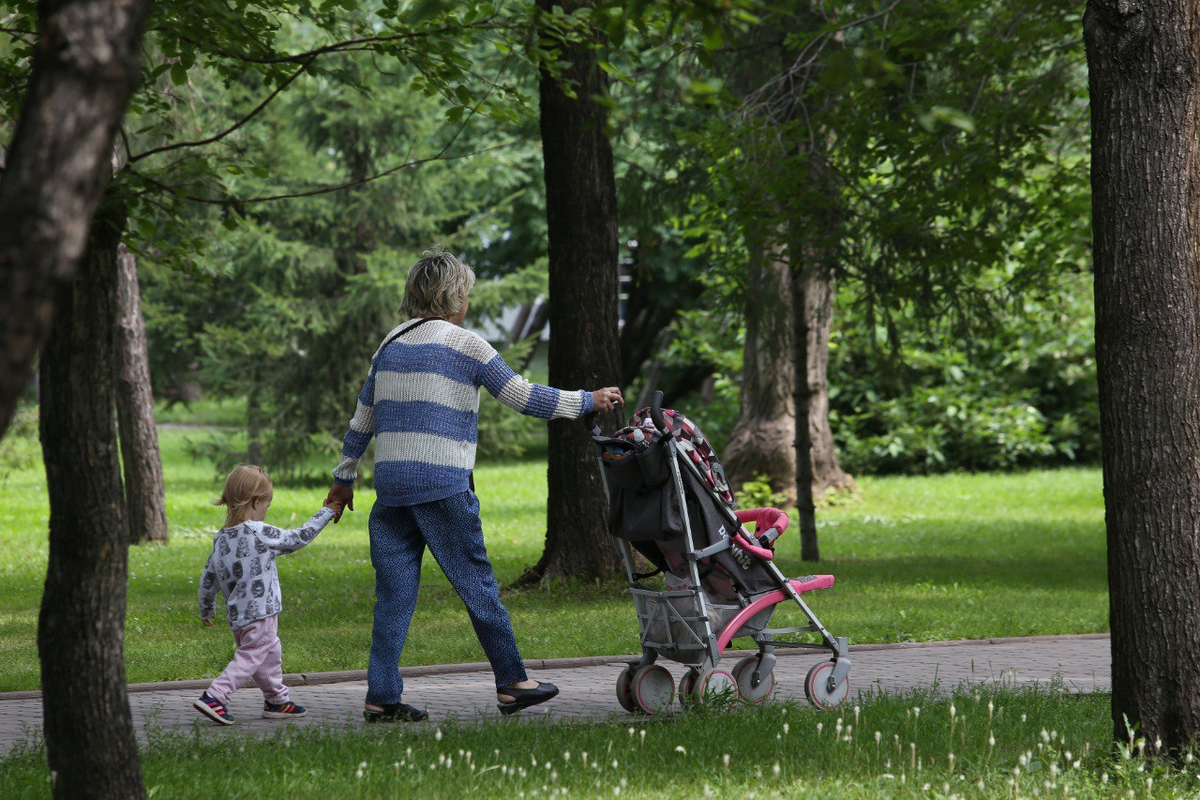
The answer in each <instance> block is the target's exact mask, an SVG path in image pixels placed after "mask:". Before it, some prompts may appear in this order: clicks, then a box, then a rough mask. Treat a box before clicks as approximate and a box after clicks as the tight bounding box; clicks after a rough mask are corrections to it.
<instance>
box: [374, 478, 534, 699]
mask: <svg viewBox="0 0 1200 800" xmlns="http://www.w3.org/2000/svg"><path fill="white" fill-rule="evenodd" d="M370 533H371V566H373V567H374V568H375V622H374V625H373V626H372V628H371V658H370V662H369V664H368V667H367V702H368V703H371V704H372V705H387V704H391V703H399V702H400V695H401V693H402V692H403V691H404V680H403V679H402V678H401V677H400V673H399V671H398V669H397V664H398V663H399V661H400V653H401V651H402V650H403V649H404V640H405V638H406V637H407V636H408V626H409V623H410V622H411V621H412V615H413V611H414V610H415V608H416V605H417V587H418V585H419V584H420V581H421V557H422V556H423V555H424V553H425V548H426V546H428V547H429V552H431V553H432V554H433V557H434V558H435V559H436V560H437V563H438V566H439V567H441V569H442V572H444V573H445V575H446V578H447V579H449V581H450V585H451V586H453V587H454V591H456V592H458V596H459V597H461V598H462V601H463V603H464V604H465V605H466V607H467V613H468V614H469V615H470V617H471V624H472V625H474V626H475V635H476V636H478V637H479V643H480V644H481V645H483V650H484V652H485V653H486V654H487V657H488V661H490V662H491V664H492V672H493V673H494V674H495V677H496V686H497V688H499V687H502V686H509V685H511V684H514V683H517V682H518V681H523V680H525V679H526V675H525V664H524V662H522V661H521V654H520V652H519V651H518V650H517V641H516V638H515V637H514V636H513V630H512V622H510V621H509V618H508V611H507V610H506V609H505V608H504V606H503V605H502V604H501V603H500V587H499V586H498V585H497V584H496V576H495V575H494V574H493V572H492V563H491V562H490V561H488V556H487V548H486V547H485V546H484V543H483V525H482V524H481V523H480V521H479V498H478V497H476V496H475V493H474V492H470V491H467V492H462V493H461V494H457V495H454V496H453V497H447V498H446V499H445V500H435V501H433V502H431V503H421V504H420V505H415V506H386V505H383V504H381V503H376V504H375V506H374V508H372V509H371V521H370Z"/></svg>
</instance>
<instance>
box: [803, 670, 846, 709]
mask: <svg viewBox="0 0 1200 800" xmlns="http://www.w3.org/2000/svg"><path fill="white" fill-rule="evenodd" d="M833 666H834V664H833V662H832V661H822V662H821V663H820V664H816V665H814V666H813V668H812V669H810V670H809V671H808V677H806V678H805V679H804V696H805V697H807V698H808V702H809V703H811V704H812V705H813V706H816V707H817V708H822V709H825V710H826V711H832V710H833V709H835V708H837V707H838V706H840V705H841V704H842V703H844V702H846V698H847V697H849V696H850V676H846V677H845V678H844V679H842V682H841V683H839V684H838V685H837V686H835V687H834V688H833V689H832V690H831V689H830V688H829V678H830V677H831V676H832V675H833Z"/></svg>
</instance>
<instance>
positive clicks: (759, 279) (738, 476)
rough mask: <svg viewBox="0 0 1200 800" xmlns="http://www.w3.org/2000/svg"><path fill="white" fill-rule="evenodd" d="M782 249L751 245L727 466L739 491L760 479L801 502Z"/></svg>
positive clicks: (788, 286)
mask: <svg viewBox="0 0 1200 800" xmlns="http://www.w3.org/2000/svg"><path fill="white" fill-rule="evenodd" d="M781 250H782V245H775V246H772V245H770V244H768V243H766V242H761V241H760V242H754V243H752V244H751V258H750V261H749V263H748V264H747V265H746V266H747V270H746V273H747V274H746V301H745V303H746V305H745V319H746V343H745V346H744V348H743V356H742V409H741V414H740V415H739V416H738V421H737V424H736V425H734V427H733V432H732V433H731V434H730V436H729V444H727V445H726V446H725V458H724V465H725V467H726V471H727V473H728V475H729V479H730V482H731V485H732V486H733V488H734V489H735V490H737V489H740V488H741V487H742V485H743V484H745V483H746V482H747V481H750V480H753V479H754V478H755V477H756V476H759V475H761V476H763V477H765V478H766V479H767V480H768V481H769V482H770V484H771V490H772V491H774V492H780V493H783V494H785V495H787V498H788V502H790V503H795V502H796V404H795V391H796V373H795V364H794V363H793V354H792V341H793V336H794V331H793V326H794V324H795V320H794V319H793V316H794V312H793V309H792V276H791V267H789V266H788V263H787V259H786V257H785V256H784V255H783V254H782V253H781V252H780V251H781Z"/></svg>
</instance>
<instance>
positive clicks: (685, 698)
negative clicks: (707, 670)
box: [679, 669, 700, 706]
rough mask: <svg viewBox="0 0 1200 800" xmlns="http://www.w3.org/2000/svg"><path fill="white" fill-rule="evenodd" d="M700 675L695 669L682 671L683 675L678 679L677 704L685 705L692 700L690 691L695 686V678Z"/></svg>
mask: <svg viewBox="0 0 1200 800" xmlns="http://www.w3.org/2000/svg"><path fill="white" fill-rule="evenodd" d="M698 677H700V672H699V671H698V670H695V669H689V670H688V671H687V672H685V673H683V677H682V678H680V679H679V705H681V706H686V705H687V704H688V703H690V702H692V692H693V691H694V690H695V688H696V678H698Z"/></svg>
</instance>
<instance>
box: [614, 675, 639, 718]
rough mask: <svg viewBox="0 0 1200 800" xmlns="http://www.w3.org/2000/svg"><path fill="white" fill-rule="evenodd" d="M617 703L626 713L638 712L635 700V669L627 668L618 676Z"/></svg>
mask: <svg viewBox="0 0 1200 800" xmlns="http://www.w3.org/2000/svg"><path fill="white" fill-rule="evenodd" d="M617 702H618V703H620V704H621V708H623V709H625V710H626V711H629V712H635V711H637V710H638V707H637V703H636V702H635V701H634V699H633V667H626V668H625V669H623V670H621V674H620V675H618V676H617Z"/></svg>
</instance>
